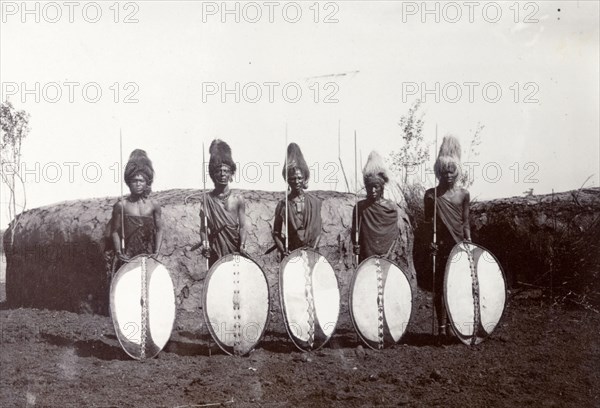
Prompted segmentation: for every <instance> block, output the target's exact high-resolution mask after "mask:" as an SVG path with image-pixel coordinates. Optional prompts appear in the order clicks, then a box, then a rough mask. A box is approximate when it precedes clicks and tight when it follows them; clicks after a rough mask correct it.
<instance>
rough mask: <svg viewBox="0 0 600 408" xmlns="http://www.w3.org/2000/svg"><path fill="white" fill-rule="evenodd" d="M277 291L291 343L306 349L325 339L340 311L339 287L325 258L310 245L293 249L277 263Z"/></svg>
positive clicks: (328, 336)
mask: <svg viewBox="0 0 600 408" xmlns="http://www.w3.org/2000/svg"><path fill="white" fill-rule="evenodd" d="M279 291H280V299H281V309H282V311H283V315H284V320H285V324H286V329H287V331H288V333H289V335H290V338H291V339H292V341H293V342H294V344H295V345H296V346H297V347H298V348H299V349H301V350H303V351H310V350H316V349H318V348H320V347H322V346H323V345H324V344H325V343H327V341H329V339H330V338H331V336H332V335H333V332H334V331H335V327H336V325H337V321H338V317H339V313H340V290H339V287H338V282H337V278H336V276H335V272H334V270H333V268H332V267H331V264H330V263H329V262H328V261H327V259H326V258H325V257H324V256H323V255H321V254H319V253H318V252H317V251H315V250H313V249H310V248H301V249H296V250H295V251H293V252H292V253H291V254H290V255H288V256H287V257H286V258H285V259H284V260H283V261H282V263H281V265H280V270H279Z"/></svg>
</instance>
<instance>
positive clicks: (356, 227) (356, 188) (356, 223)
mask: <svg viewBox="0 0 600 408" xmlns="http://www.w3.org/2000/svg"><path fill="white" fill-rule="evenodd" d="M357 150H358V149H357V147H356V130H355V131H354V212H355V215H354V225H355V228H354V242H356V245H360V244H359V243H358V237H359V235H360V234H359V231H358V230H359V224H358V164H357ZM354 259H355V262H356V266H357V267H358V254H356V255H355V256H354Z"/></svg>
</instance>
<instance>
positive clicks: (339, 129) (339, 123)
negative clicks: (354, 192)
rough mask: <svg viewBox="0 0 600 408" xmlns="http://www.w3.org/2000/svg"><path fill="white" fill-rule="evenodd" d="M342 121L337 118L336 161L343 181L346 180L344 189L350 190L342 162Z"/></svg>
mask: <svg viewBox="0 0 600 408" xmlns="http://www.w3.org/2000/svg"><path fill="white" fill-rule="evenodd" d="M341 125H342V121H341V120H338V161H339V162H340V168H341V169H342V174H343V175H344V181H345V182H346V191H348V192H350V184H348V177H346V171H345V170H344V163H343V162H342V135H341V133H342V132H341Z"/></svg>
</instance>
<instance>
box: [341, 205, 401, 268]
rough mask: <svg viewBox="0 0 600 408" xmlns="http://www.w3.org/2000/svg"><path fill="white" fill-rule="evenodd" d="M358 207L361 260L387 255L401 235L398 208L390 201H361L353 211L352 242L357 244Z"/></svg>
mask: <svg viewBox="0 0 600 408" xmlns="http://www.w3.org/2000/svg"><path fill="white" fill-rule="evenodd" d="M357 207H358V222H359V228H358V231H359V236H358V243H359V245H360V255H359V257H358V258H359V262H362V261H363V260H365V259H367V258H368V257H370V256H372V255H384V256H385V255H386V254H387V253H388V251H389V250H390V248H391V246H392V244H393V243H394V241H395V240H396V239H397V238H398V236H399V235H400V231H399V229H398V210H397V209H396V204H394V203H391V202H389V201H383V202H373V201H369V200H362V201H359V202H358V204H357V205H356V206H355V207H354V210H353V211H352V242H353V243H354V244H356V242H355V239H356V208H357Z"/></svg>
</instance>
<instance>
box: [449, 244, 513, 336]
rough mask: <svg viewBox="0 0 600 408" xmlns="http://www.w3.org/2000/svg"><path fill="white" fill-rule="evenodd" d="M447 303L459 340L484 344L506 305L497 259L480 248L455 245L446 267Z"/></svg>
mask: <svg viewBox="0 0 600 408" xmlns="http://www.w3.org/2000/svg"><path fill="white" fill-rule="evenodd" d="M444 300H445V302H446V308H447V311H448V316H449V318H450V322H451V324H452V327H453V328H454V331H455V333H456V335H457V336H458V338H459V339H460V340H461V341H462V342H463V343H465V344H468V345H473V344H478V343H481V342H482V341H483V340H484V339H485V338H486V337H487V336H489V335H490V334H491V333H492V332H493V331H494V329H495V328H496V326H497V325H498V322H499V321H500V319H501V318H502V314H503V313H504V308H505V306H506V281H505V279H504V272H503V271H502V268H501V267H500V264H499V263H498V260H497V259H496V258H495V257H494V256H493V255H492V254H491V253H490V252H489V251H488V250H486V249H485V248H483V247H481V246H479V245H475V244H470V243H469V244H467V243H461V244H457V245H455V246H454V248H453V249H452V251H451V252H450V256H449V257H448V263H447V264H446V276H445V279H444Z"/></svg>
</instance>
